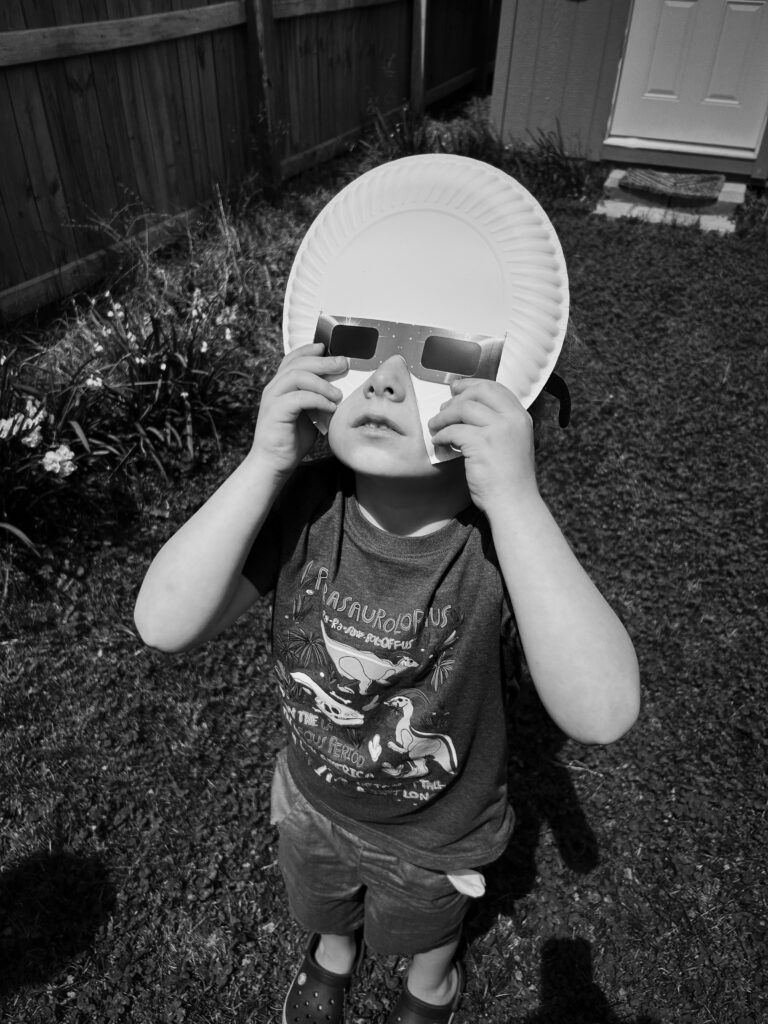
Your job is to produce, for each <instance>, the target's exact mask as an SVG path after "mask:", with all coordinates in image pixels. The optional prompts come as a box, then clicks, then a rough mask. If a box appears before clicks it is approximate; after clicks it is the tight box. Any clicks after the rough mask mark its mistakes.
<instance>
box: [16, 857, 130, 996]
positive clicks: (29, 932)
mask: <svg viewBox="0 0 768 1024" xmlns="http://www.w3.org/2000/svg"><path fill="white" fill-rule="evenodd" d="M114 907H115V893H114V889H113V887H112V884H111V882H110V879H109V875H108V873H107V870H106V868H105V866H104V864H103V863H102V862H101V861H100V860H99V859H98V858H96V857H82V856H78V855H76V854H72V853H65V852H62V851H55V850H54V851H53V852H49V851H41V852H39V853H36V854H34V855H32V856H31V857H28V858H26V859H25V860H23V861H21V862H20V863H19V864H17V865H15V866H14V867H11V868H9V869H8V870H7V871H3V872H2V873H0V965H1V966H0V998H3V997H4V996H8V995H9V994H10V993H12V992H14V991H17V990H18V989H19V988H21V987H22V986H25V985H35V984H40V983H42V982H45V981H47V980H49V979H50V978H51V977H53V976H54V975H55V974H56V972H57V971H59V970H60V969H61V968H62V967H63V966H64V965H65V964H67V963H69V962H70V961H72V960H73V959H74V958H75V957H76V956H77V955H78V954H79V953H81V952H83V951H84V950H86V949H88V948H90V946H91V945H92V943H93V940H94V937H95V935H96V933H97V931H98V929H99V927H100V926H101V925H102V924H103V922H104V921H105V920H106V918H107V917H108V916H109V915H110V914H111V913H112V911H113V910H114Z"/></svg>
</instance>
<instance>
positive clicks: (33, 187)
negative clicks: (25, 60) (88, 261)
mask: <svg viewBox="0 0 768 1024" xmlns="http://www.w3.org/2000/svg"><path fill="white" fill-rule="evenodd" d="M5 78H6V81H7V86H8V106H9V107H10V109H11V110H12V111H13V114H14V118H15V121H16V127H17V130H18V133H19V140H20V144H21V152H22V153H23V154H24V157H25V162H26V173H27V181H28V189H29V192H30V194H31V196H33V197H34V200H35V204H36V206H37V210H38V215H39V219H40V233H41V245H42V246H43V247H44V248H45V249H47V252H48V254H49V258H50V259H52V260H53V261H54V262H56V263H62V262H64V261H65V260H66V258H67V254H68V253H69V252H71V251H72V249H73V247H74V245H75V240H74V235H73V232H72V228H71V223H70V221H71V218H70V213H69V208H68V206H67V203H66V200H65V198H64V195H63V192H62V187H61V181H60V178H59V173H58V164H57V160H56V154H55V151H54V148H53V143H52V141H51V137H50V134H49V132H48V120H47V118H46V116H45V109H44V106H43V103H42V101H41V97H40V90H39V87H38V81H37V76H36V74H35V72H34V69H32V68H28V67H16V68H6V69H5ZM6 159H8V157H6ZM30 227H31V225H30Z"/></svg>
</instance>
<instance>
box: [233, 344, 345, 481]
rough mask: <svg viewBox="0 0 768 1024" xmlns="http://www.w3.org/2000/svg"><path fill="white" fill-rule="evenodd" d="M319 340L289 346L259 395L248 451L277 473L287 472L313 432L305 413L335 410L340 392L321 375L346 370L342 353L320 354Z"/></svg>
mask: <svg viewBox="0 0 768 1024" xmlns="http://www.w3.org/2000/svg"><path fill="white" fill-rule="evenodd" d="M324 351H325V349H324V346H323V345H319V344H318V345H314V344H313V345H303V346H302V347H301V348H297V349H294V351H293V352H289V353H288V355H287V356H286V357H285V358H284V359H283V361H282V363H281V364H280V366H279V368H278V370H277V373H276V374H275V376H274V377H273V378H272V380H271V381H270V382H269V384H267V386H266V387H265V388H264V392H263V394H262V397H261V405H260V408H259V415H258V419H257V420H256V432H255V434H254V438H253V447H252V449H251V451H252V454H255V455H259V456H261V458H263V459H265V460H266V461H267V462H268V463H269V465H270V466H271V467H273V468H274V470H275V471H276V472H277V473H280V474H282V473H290V472H291V471H292V470H293V469H294V468H295V467H296V466H297V465H298V464H299V462H301V460H302V459H303V458H304V456H305V455H306V454H307V452H308V451H309V450H310V448H311V447H312V445H313V444H314V442H315V438H316V437H317V428H316V427H315V426H314V425H313V423H312V421H311V419H310V416H309V415H308V414H309V413H313V412H319V413H324V414H326V415H329V414H332V413H334V412H335V411H336V407H337V405H338V404H339V402H340V401H341V400H342V397H343V395H342V393H341V391H339V389H338V388H337V387H334V386H333V384H331V383H330V382H329V381H328V380H327V379H326V378H328V377H338V376H341V375H342V374H344V373H346V371H347V368H348V362H347V359H346V358H345V357H344V356H325V355H323V352H324Z"/></svg>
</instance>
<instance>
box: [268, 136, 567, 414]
mask: <svg viewBox="0 0 768 1024" xmlns="http://www.w3.org/2000/svg"><path fill="white" fill-rule="evenodd" d="M436 169H437V170H438V171H440V174H436V173H435V171H436ZM407 209H419V210H425V209H431V210H434V211H436V212H440V211H445V212H449V213H450V214H451V215H453V216H459V217H463V218H464V219H466V220H467V221H469V222H470V223H472V224H473V225H474V226H475V227H476V228H477V229H478V230H480V231H482V232H483V233H484V235H485V237H486V238H487V239H488V240H489V241H491V242H492V244H493V245H494V248H495V249H496V252H497V254H498V255H500V257H501V259H502V261H503V263H504V266H505V268H506V270H507V272H508V274H509V282H510V294H511V295H512V296H513V297H514V298H513V299H512V300H511V301H510V304H509V307H508V313H507V331H508V333H509V336H510V338H512V339H514V344H507V345H505V346H504V352H503V355H502V361H501V365H500V367H499V374H498V379H499V380H502V381H503V382H504V384H506V385H507V387H509V388H511V390H512V391H514V393H515V394H516V395H517V397H518V398H519V399H520V401H521V402H522V403H523V405H525V406H526V407H527V406H529V405H530V404H531V402H533V400H534V399H535V398H536V397H537V395H538V394H539V393H540V391H541V389H542V388H543V386H544V384H545V382H546V380H547V377H548V376H549V374H550V373H551V372H552V370H553V369H554V366H555V363H556V362H557V359H558V356H559V354H560V350H561V349H562V345H563V339H564V337H565V332H566V328H567V326H568V309H569V289H568V274H567V270H566V265H565V258H564V256H563V252H562V248H561V246H560V240H559V239H558V237H557V234H556V232H555V229H554V227H553V226H552V224H551V222H550V220H549V218H548V217H547V215H546V213H545V212H544V210H543V209H542V207H541V206H540V204H539V203H538V201H537V200H536V199H535V198H534V196H532V195H531V193H530V192H529V191H528V190H527V189H526V188H525V187H524V186H523V185H521V184H520V182H518V181H517V180H516V179H515V178H513V177H512V176H511V175H509V174H507V173H506V172H504V171H502V170H500V169H499V168H496V167H493V166H492V165H490V164H486V163H483V162H482V161H480V160H474V159H472V158H471V157H462V156H455V155H453V154H444V153H435V154H425V155H422V156H416V157H403V158H402V159H400V160H394V161H392V162H391V163H387V164H382V165H380V166H379V167H375V168H373V169H372V170H370V171H367V172H366V173H365V174H362V175H361V176H360V177H359V178H356V179H355V180H354V181H352V182H350V184H349V185H347V186H346V187H345V188H343V189H342V190H341V191H340V192H339V193H338V194H337V195H336V196H334V198H333V199H332V200H331V201H330V202H329V203H328V204H327V205H326V206H325V207H324V208H323V210H321V212H320V213H319V214H318V216H317V217H316V218H315V220H314V221H313V223H312V224H311V225H310V227H309V230H308V231H307V233H306V235H305V236H304V238H303V240H302V242H301V245H300V246H299V249H298V251H297V253H296V257H295V259H294V262H293V267H292V268H291V273H290V275H289V279H288V285H287V287H286V292H285V302H284V306H283V344H284V346H285V348H286V350H288V344H289V339H291V338H297V339H298V341H296V342H295V343H294V344H293V345H292V346H291V347H298V345H302V344H308V343H309V342H311V341H312V339H313V337H314V332H315V325H316V323H317V317H318V313H319V312H320V309H319V298H318V296H319V293H320V289H321V285H322V275H323V270H324V268H325V267H327V266H328V265H329V264H330V262H331V261H332V260H333V259H334V257H335V256H336V255H338V254H339V252H340V251H341V250H342V247H343V246H344V245H345V244H346V242H347V241H348V240H349V239H351V238H354V237H355V236H356V234H357V233H358V232H359V231H361V230H362V229H363V228H365V227H368V226H370V225H371V224H372V223H373V222H374V221H376V220H378V219H380V218H382V217H386V216H389V215H391V214H394V213H402V212H404V211H405V210H407ZM435 326H450V325H443V324H440V325H435Z"/></svg>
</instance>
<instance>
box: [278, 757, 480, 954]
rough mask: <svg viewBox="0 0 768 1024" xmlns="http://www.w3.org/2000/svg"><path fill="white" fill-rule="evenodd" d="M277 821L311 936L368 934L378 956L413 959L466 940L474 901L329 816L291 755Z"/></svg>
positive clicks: (296, 904) (293, 897) (293, 894)
mask: <svg viewBox="0 0 768 1024" xmlns="http://www.w3.org/2000/svg"><path fill="white" fill-rule="evenodd" d="M272 822H273V824H275V825H277V826H278V828H279V830H280V843H279V853H278V862H279V864H280V870H281V871H282V874H283V879H284V881H285V887H286V890H287V892H288V902H289V904H290V908H291V913H292V914H293V916H294V917H295V918H296V921H297V922H298V923H299V925H301V927H302V928H304V929H306V930H307V931H308V932H321V933H325V934H331V935H351V934H352V933H353V932H356V931H357V930H358V929H362V930H363V936H364V938H365V943H366V945H367V946H368V948H369V949H370V950H371V951H372V952H373V953H378V954H380V955H390V954H398V955H400V956H413V955H414V953H425V952H427V951H428V950H430V949H436V948H437V947H439V946H443V945H446V944H447V943H449V942H452V941H454V940H456V939H458V938H459V936H460V935H461V928H462V923H463V921H464V917H465V915H466V912H467V908H468V904H469V902H470V901H469V897H468V896H466V895H464V894H462V893H460V892H458V891H457V890H456V888H455V887H454V886H453V885H452V884H451V882H450V881H449V879H448V877H447V875H446V874H444V873H443V872H442V871H431V870H429V869H428V868H422V867H418V866H417V865H416V864H411V863H409V862H408V861H405V860H402V859H401V858H400V857H397V856H395V855H394V854H392V853H390V852H388V851H386V850H383V849H381V848H379V847H377V846H373V845H372V844H371V843H369V842H367V841H366V840H365V839H361V838H360V837H359V836H356V835H354V834H353V833H352V832H349V831H348V830H347V829H345V828H342V827H341V826H340V825H337V824H336V823H335V822H332V821H331V820H330V819H328V818H326V817H325V816H324V815H323V814H321V813H320V812H319V811H317V810H315V808H314V807H313V806H312V805H311V804H310V803H309V801H308V800H307V799H306V798H305V797H304V796H303V795H302V794H301V793H300V792H299V790H298V788H297V786H296V783H295V782H294V781H293V779H292V778H291V775H290V772H289V770H288V765H287V762H286V751H285V750H282V751H281V752H280V753H279V754H278V758H277V764H276V767H275V775H274V778H273V781H272Z"/></svg>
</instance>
